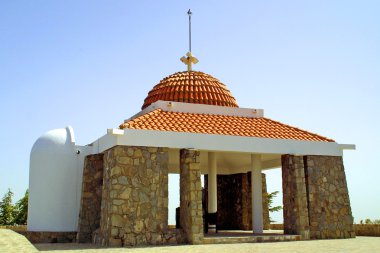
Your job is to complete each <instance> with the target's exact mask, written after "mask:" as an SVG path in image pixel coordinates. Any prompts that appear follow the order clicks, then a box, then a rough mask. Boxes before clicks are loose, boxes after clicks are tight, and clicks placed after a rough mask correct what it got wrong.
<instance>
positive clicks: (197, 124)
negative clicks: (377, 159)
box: [120, 109, 334, 142]
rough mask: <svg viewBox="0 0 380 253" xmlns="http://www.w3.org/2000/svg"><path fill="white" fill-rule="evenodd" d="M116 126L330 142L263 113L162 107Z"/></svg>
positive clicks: (330, 140)
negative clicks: (218, 112)
mask: <svg viewBox="0 0 380 253" xmlns="http://www.w3.org/2000/svg"><path fill="white" fill-rule="evenodd" d="M120 128H121V129H125V128H129V129H143V130H160V131H174V132H188V133H203V134H221V135H233V136H246V137H259V138H273V139H291V140H302V141H323V142H334V140H332V139H328V138H326V137H323V136H320V135H317V134H314V133H310V132H307V131H305V130H301V129H299V128H296V127H292V126H289V125H286V124H283V123H280V122H278V121H274V120H271V119H268V118H264V117H262V118H248V117H237V116H224V115H213V114H196V113H184V112H166V111H163V110H162V109H156V110H154V111H151V112H149V113H147V114H144V115H142V116H139V117H137V118H135V119H133V120H130V121H128V122H125V123H123V124H121V125H120Z"/></svg>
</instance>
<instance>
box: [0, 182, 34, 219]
mask: <svg viewBox="0 0 380 253" xmlns="http://www.w3.org/2000/svg"><path fill="white" fill-rule="evenodd" d="M12 198H13V192H12V191H11V189H8V192H7V193H6V194H5V195H4V197H3V199H2V200H1V202H0V225H3V226H8V225H25V224H26V221H27V217H28V199H29V191H28V190H27V191H26V192H25V195H24V197H22V198H21V199H20V200H19V201H17V203H16V204H15V205H13V201H12Z"/></svg>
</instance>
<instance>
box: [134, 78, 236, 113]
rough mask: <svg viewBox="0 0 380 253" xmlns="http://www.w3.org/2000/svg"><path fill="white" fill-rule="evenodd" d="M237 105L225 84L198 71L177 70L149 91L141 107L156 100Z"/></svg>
mask: <svg viewBox="0 0 380 253" xmlns="http://www.w3.org/2000/svg"><path fill="white" fill-rule="evenodd" d="M158 100H164V101H174V102H185V103H194V104H207V105H219V106H229V107H239V106H238V104H237V103H236V100H235V98H234V97H233V96H232V94H231V92H230V91H229V90H228V89H227V87H226V85H224V84H223V83H221V82H220V81H219V80H218V79H216V78H214V77H212V76H210V75H208V74H205V73H203V72H199V71H184V72H177V73H174V74H173V75H170V76H168V77H165V78H164V79H162V80H161V81H160V83H159V84H157V85H156V86H154V87H153V89H152V90H151V91H149V93H148V96H147V97H146V98H145V100H144V104H143V106H142V107H141V109H144V108H146V107H148V106H149V105H150V104H152V103H154V102H156V101H158Z"/></svg>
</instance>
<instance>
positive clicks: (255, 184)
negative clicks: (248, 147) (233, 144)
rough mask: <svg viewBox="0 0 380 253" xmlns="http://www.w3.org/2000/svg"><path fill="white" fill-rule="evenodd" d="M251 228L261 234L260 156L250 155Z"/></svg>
mask: <svg viewBox="0 0 380 253" xmlns="http://www.w3.org/2000/svg"><path fill="white" fill-rule="evenodd" d="M251 173H252V174H251V187H252V188H251V191H252V228H253V233H262V232H263V199H262V196H263V195H262V194H263V193H262V182H261V155H257V154H251Z"/></svg>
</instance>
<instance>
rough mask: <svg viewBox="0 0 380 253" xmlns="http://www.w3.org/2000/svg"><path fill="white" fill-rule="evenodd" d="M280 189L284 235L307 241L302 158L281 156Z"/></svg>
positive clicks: (307, 222)
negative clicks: (282, 204) (281, 193)
mask: <svg viewBox="0 0 380 253" xmlns="http://www.w3.org/2000/svg"><path fill="white" fill-rule="evenodd" d="M281 162H282V189H283V203H284V209H283V212H284V233H285V234H298V235H301V237H302V239H304V240H307V239H309V215H308V206H307V194H306V183H305V173H304V162H303V157H302V156H294V155H282V156H281Z"/></svg>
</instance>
